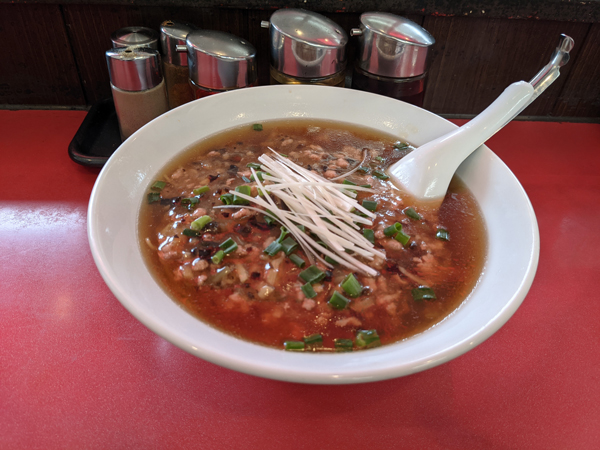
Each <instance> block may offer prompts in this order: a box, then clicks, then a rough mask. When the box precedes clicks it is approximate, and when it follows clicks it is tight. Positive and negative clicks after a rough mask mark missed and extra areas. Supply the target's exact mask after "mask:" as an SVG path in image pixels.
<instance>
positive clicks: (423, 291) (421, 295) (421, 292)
mask: <svg viewBox="0 0 600 450" xmlns="http://www.w3.org/2000/svg"><path fill="white" fill-rule="evenodd" d="M411 293H412V297H413V300H415V301H416V302H420V301H422V300H435V299H437V297H436V296H435V292H433V289H431V288H430V287H427V286H419V287H418V288H416V289H413V290H412V291H411Z"/></svg>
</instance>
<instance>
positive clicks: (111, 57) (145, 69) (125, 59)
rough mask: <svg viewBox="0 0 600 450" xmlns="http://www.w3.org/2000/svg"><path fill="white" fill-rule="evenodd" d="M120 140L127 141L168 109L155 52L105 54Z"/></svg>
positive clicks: (139, 50) (129, 49) (115, 50)
mask: <svg viewBox="0 0 600 450" xmlns="http://www.w3.org/2000/svg"><path fill="white" fill-rule="evenodd" d="M106 62H107V64H108V72H109V75H110V85H111V89H112V95H113V99H114V102H115V109H116V111H117V117H118V119H119V128H120V130H121V138H122V139H123V140H125V139H127V138H128V137H129V136H131V135H132V134H133V133H135V132H136V131H137V130H138V129H140V128H141V127H143V126H144V125H145V124H147V123H148V122H150V121H151V120H153V119H155V118H156V117H158V116H160V115H161V114H163V113H165V112H167V111H168V109H169V104H168V102H167V90H166V88H165V82H164V79H163V75H162V70H161V60H160V54H159V53H158V51H157V50H152V49H151V48H141V47H126V48H113V49H110V50H108V51H107V52H106Z"/></svg>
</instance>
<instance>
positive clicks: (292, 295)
mask: <svg viewBox="0 0 600 450" xmlns="http://www.w3.org/2000/svg"><path fill="white" fill-rule="evenodd" d="M263 126H264V129H263V130H262V131H255V130H253V129H252V127H244V128H242V129H235V130H230V131H226V132H224V133H221V134H218V135H216V136H214V137H211V138H209V139H206V140H204V141H202V142H200V143H198V144H197V145H195V146H193V147H192V148H191V149H189V150H188V151H186V152H184V153H183V154H182V155H181V156H179V157H178V158H176V159H175V160H174V161H172V162H171V163H170V164H169V165H168V166H167V167H165V169H164V170H163V171H162V174H161V176H160V177H159V179H160V180H163V181H165V182H166V183H167V185H166V187H165V188H164V189H163V190H162V191H161V192H160V195H161V199H162V200H161V201H160V202H156V203H151V204H146V202H145V203H144V205H142V207H141V212H140V225H139V230H140V231H139V233H140V235H139V236H140V245H141V247H142V249H143V253H144V256H145V258H146V262H147V264H148V267H149V268H150V270H151V272H152V273H153V275H154V276H155V278H156V279H157V280H159V282H160V284H161V285H162V286H163V288H164V289H165V291H166V292H168V293H169V295H170V296H171V297H172V298H173V299H174V300H175V301H177V302H178V303H179V304H181V305H182V306H183V307H184V308H185V309H186V310H188V311H189V312H190V313H192V314H193V315H195V316H196V317H198V318H199V319H201V320H203V321H204V322H206V323H208V324H210V325H212V326H214V327H216V328H218V329H220V330H222V331H225V332H227V333H230V334H232V335H234V336H237V337H240V338H242V339H246V340H249V341H252V342H255V343H259V344H263V345H267V346H272V347H276V348H283V346H284V342H285V341H289V340H296V341H301V340H302V339H303V338H304V337H306V336H310V335H313V334H320V335H322V337H323V347H322V348H321V349H324V350H327V349H333V348H334V340H335V339H351V340H354V339H355V338H356V335H357V332H358V331H359V330H371V329H375V330H377V333H378V335H379V337H380V340H381V343H382V344H388V343H392V342H396V341H398V340H402V339H405V338H408V337H410V336H413V335H415V334H417V333H420V332H422V331H424V330H426V329H428V328H430V327H432V326H433V325H435V324H437V323H439V322H440V321H441V320H443V319H444V318H446V317H447V316H448V315H449V314H451V313H452V312H453V311H454V310H456V309H457V308H458V307H459V306H460V304H461V303H462V302H463V301H464V300H465V299H466V298H467V297H468V295H469V293H470V292H471V291H472V290H473V288H474V286H475V284H476V283H477V280H478V278H479V276H480V274H481V271H482V269H483V264H484V259H485V253H486V246H487V237H486V233H485V226H484V222H483V219H482V216H481V213H480V211H479V208H478V206H477V204H476V202H475V200H474V198H473V196H472V194H471V193H470V192H469V190H468V189H467V188H466V187H465V186H464V184H463V183H462V182H461V181H460V180H459V179H457V178H455V179H454V180H453V182H452V184H451V186H450V189H449V192H448V194H447V196H446V198H445V200H444V203H443V204H442V207H441V208H440V210H439V212H436V211H433V210H431V209H430V208H428V207H427V206H425V205H415V204H414V203H413V202H411V201H410V200H408V197H406V196H401V195H400V192H399V191H398V190H397V189H395V188H393V187H392V186H391V184H390V182H389V181H384V180H379V179H378V178H376V177H373V176H372V170H376V169H380V170H382V171H383V170H385V168H386V167H388V166H389V165H391V164H393V163H394V162H396V161H397V160H398V159H400V158H401V157H402V156H404V155H405V154H406V153H408V152H409V151H411V147H410V146H409V147H407V148H403V149H401V150H399V149H397V148H395V143H396V142H397V140H396V139H395V138H394V137H392V136H389V135H384V134H382V133H379V132H374V131H373V130H367V129H360V128H357V127H355V126H348V125H343V124H338V123H333V122H318V123H314V122H309V121H306V120H295V121H293V122H289V121H287V122H286V121H277V122H268V123H265V124H263ZM266 146H271V147H272V148H274V149H276V150H277V151H278V152H281V153H285V154H286V155H287V156H288V157H289V158H291V159H293V160H294V161H296V162H298V163H299V164H301V165H303V166H304V167H305V168H309V169H312V170H315V171H317V172H319V173H320V174H324V176H326V177H333V176H336V175H338V174H343V173H345V172H347V171H349V170H351V169H352V168H354V167H356V165H357V164H360V162H361V159H362V149H363V148H368V149H369V154H370V160H369V162H368V163H366V164H365V166H367V167H369V170H370V171H371V173H369V174H364V173H362V172H356V173H354V174H352V175H350V176H349V177H348V179H349V180H351V181H353V182H355V183H357V184H370V185H372V186H373V188H376V189H378V190H379V192H378V193H377V194H368V193H359V199H360V201H362V199H365V198H366V199H369V200H376V201H377V202H378V209H377V219H376V220H375V221H374V224H373V227H372V229H373V230H374V232H375V235H376V240H375V242H376V246H377V247H378V248H381V249H383V250H384V251H385V252H386V254H387V258H386V260H377V258H376V260H375V262H374V263H373V264H370V265H371V266H372V267H374V268H375V269H377V270H378V271H379V273H380V276H378V277H368V276H366V275H363V274H360V273H355V275H356V278H357V279H358V280H359V282H360V283H361V284H362V285H363V287H364V290H363V292H362V294H361V295H360V296H359V297H357V298H350V297H348V296H347V295H346V294H345V293H344V292H343V290H342V289H341V288H340V287H339V286H340V282H341V280H342V279H343V278H344V277H345V276H346V275H347V274H348V273H350V271H349V270H348V269H346V268H344V267H342V266H336V267H335V268H334V269H332V270H328V271H327V278H326V281H324V282H322V283H317V284H315V285H314V288H315V291H317V296H316V297H315V298H313V299H307V298H306V297H305V296H304V294H303V292H302V291H301V290H300V287H301V285H302V284H303V283H302V282H301V281H300V280H299V278H298V274H299V273H300V272H301V271H302V270H304V269H306V268H307V267H308V266H309V265H310V264H309V262H308V259H307V258H306V255H304V252H303V251H302V250H301V249H300V250H298V251H296V254H298V255H299V256H301V257H302V258H303V259H304V260H305V261H306V262H307V265H306V266H305V267H304V268H303V269H299V268H298V267H296V265H294V263H292V262H291V261H290V259H289V258H288V257H286V256H285V255H284V253H283V252H279V254H277V255H275V256H274V257H271V256H268V255H266V254H265V253H264V252H263V249H264V248H265V247H266V245H267V244H268V243H269V242H270V241H272V240H273V239H275V238H277V237H278V236H279V234H280V227H279V225H277V226H272V227H269V226H268V225H267V224H266V223H265V221H264V216H263V215H262V214H258V215H250V216H248V217H237V216H239V215H240V214H237V211H238V210H236V209H213V208H214V207H215V206H219V205H222V202H221V201H220V199H219V198H220V196H221V195H223V194H225V193H227V192H228V191H229V190H231V191H233V189H234V188H235V187H236V186H238V185H250V186H252V185H254V183H247V182H245V181H244V179H243V177H246V178H249V169H247V167H246V164H247V163H250V162H254V163H256V162H257V158H258V156H260V155H261V154H263V153H265V152H267V150H266ZM311 146H312V147H311ZM340 182H341V180H340ZM204 185H207V186H209V187H210V191H209V192H208V193H206V194H203V195H201V196H200V198H199V201H198V203H197V205H195V207H193V208H191V209H190V207H188V206H186V205H182V204H181V198H185V197H192V196H193V194H192V190H193V189H195V188H198V187H200V186H204ZM149 192H151V190H150V189H149ZM253 195H256V193H255V192H254V193H253ZM401 197H403V198H404V200H403V198H401ZM408 207H412V208H414V209H415V210H416V211H417V212H418V213H419V214H420V215H421V217H422V220H414V219H411V218H409V217H407V216H406V215H405V213H404V211H405V210H406V208H408ZM246 211H248V212H249V214H252V211H249V210H246ZM204 214H207V215H210V216H211V218H212V221H211V223H210V224H209V225H208V226H207V227H206V228H205V230H203V231H206V232H202V233H201V234H200V235H199V236H198V237H187V236H185V235H183V234H182V231H183V230H184V229H186V228H189V226H190V223H191V221H193V220H194V218H196V217H199V216H201V215H204ZM234 214H237V215H236V216H234ZM242 215H243V214H242ZM236 217H237V218H236ZM395 222H400V223H402V224H403V231H404V232H406V233H407V234H409V235H410V236H411V240H410V241H409V243H408V244H407V245H406V246H402V245H401V244H400V243H398V242H397V241H395V240H394V239H393V238H390V237H385V236H384V235H383V229H385V228H386V227H387V226H389V225H392V224H393V223H395ZM439 228H444V229H446V230H448V231H449V234H450V240H449V241H442V240H439V239H436V237H435V236H436V233H437V231H438V229H439ZM228 238H233V239H234V240H235V241H236V243H237V244H238V250H237V251H236V252H234V253H231V254H230V255H227V256H225V258H224V259H223V261H222V262H221V263H219V264H214V263H212V262H211V259H210V257H211V256H212V255H213V254H214V253H215V252H216V251H217V250H218V244H220V243H222V242H224V241H225V240H226V239H228ZM275 266H276V267H277V269H275V268H274V267H275ZM320 268H321V269H323V270H326V268H325V267H324V266H320ZM274 272H275V273H276V277H275V282H273V279H274V278H273V276H274V275H273V274H274ZM421 285H426V286H428V287H430V288H432V289H433V290H434V292H435V294H436V297H437V298H436V299H435V300H421V301H416V300H414V299H413V296H412V290H413V289H415V288H417V287H419V286H421ZM265 286H272V287H274V288H275V289H274V290H273V292H270V293H269V295H267V296H266V297H265V296H263V295H261V294H265V293H266V292H267V291H268V289H266V288H265ZM334 290H337V291H339V292H340V293H342V294H344V295H346V297H347V298H349V299H350V300H351V302H350V305H349V307H348V308H346V309H343V310H335V309H332V308H331V306H330V305H329V304H328V303H327V302H328V300H329V299H330V297H331V295H332V293H333V291H334ZM263 297H264V298H263Z"/></svg>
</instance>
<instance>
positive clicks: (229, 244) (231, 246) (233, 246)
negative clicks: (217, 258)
mask: <svg viewBox="0 0 600 450" xmlns="http://www.w3.org/2000/svg"><path fill="white" fill-rule="evenodd" d="M219 247H220V248H221V250H223V253H225V254H226V255H229V254H230V253H233V252H235V251H236V250H237V248H238V245H237V242H235V241H234V240H233V239H231V238H229V239H227V240H226V241H224V242H221V243H220V244H219Z"/></svg>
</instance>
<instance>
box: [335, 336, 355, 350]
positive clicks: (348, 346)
mask: <svg viewBox="0 0 600 450" xmlns="http://www.w3.org/2000/svg"><path fill="white" fill-rule="evenodd" d="M333 345H334V346H335V351H336V352H351V351H352V346H353V345H354V344H353V342H352V340H351V339H334V340H333Z"/></svg>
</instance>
